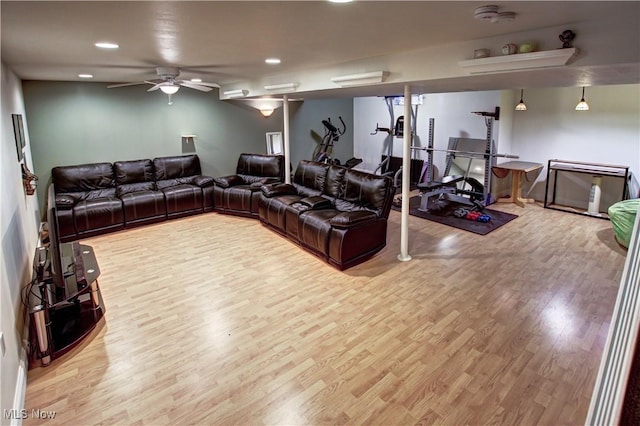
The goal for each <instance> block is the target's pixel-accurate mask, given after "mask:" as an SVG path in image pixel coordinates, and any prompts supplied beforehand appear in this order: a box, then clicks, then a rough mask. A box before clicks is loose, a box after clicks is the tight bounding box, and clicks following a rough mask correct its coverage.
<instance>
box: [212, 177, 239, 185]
mask: <svg viewBox="0 0 640 426" xmlns="http://www.w3.org/2000/svg"><path fill="white" fill-rule="evenodd" d="M213 181H214V182H215V183H216V185H218V186H219V187H221V188H230V187H232V186H236V185H243V184H244V179H242V178H241V177H240V176H238V175H230V176H222V177H217V178H213Z"/></svg>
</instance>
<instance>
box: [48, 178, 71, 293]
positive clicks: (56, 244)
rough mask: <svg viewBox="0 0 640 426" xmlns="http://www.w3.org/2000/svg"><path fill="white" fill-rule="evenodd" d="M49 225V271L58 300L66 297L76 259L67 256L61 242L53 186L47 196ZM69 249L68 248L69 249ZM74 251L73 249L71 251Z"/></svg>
mask: <svg viewBox="0 0 640 426" xmlns="http://www.w3.org/2000/svg"><path fill="white" fill-rule="evenodd" d="M47 227H48V228H49V229H48V230H49V247H48V251H49V272H50V274H51V278H52V280H53V283H54V285H55V290H56V291H55V293H56V297H57V299H58V300H62V299H66V296H67V294H68V292H67V290H68V289H67V283H66V280H65V278H66V277H68V276H69V275H72V274H74V259H73V257H72V256H65V255H64V254H63V253H64V251H63V248H62V243H61V242H60V230H59V227H58V215H57V212H56V200H55V194H54V191H53V188H52V187H49V194H48V197H47ZM67 251H68V250H67ZM71 253H73V251H71Z"/></svg>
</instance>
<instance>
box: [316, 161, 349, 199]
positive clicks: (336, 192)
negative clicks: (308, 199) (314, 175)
mask: <svg viewBox="0 0 640 426" xmlns="http://www.w3.org/2000/svg"><path fill="white" fill-rule="evenodd" d="M346 171H347V169H345V168H344V167H340V166H331V167H329V170H327V180H326V182H325V184H324V190H323V191H322V193H323V194H325V195H327V196H328V197H329V198H334V199H335V198H337V197H339V196H340V193H341V192H342V189H343V188H342V186H343V184H344V182H343V181H344V174H345V172H346Z"/></svg>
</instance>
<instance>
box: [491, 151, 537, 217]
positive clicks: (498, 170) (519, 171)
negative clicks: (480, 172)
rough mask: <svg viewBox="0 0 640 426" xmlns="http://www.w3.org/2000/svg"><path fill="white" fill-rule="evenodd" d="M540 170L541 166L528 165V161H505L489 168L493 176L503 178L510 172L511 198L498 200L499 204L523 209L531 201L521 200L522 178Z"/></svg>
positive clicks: (535, 164)
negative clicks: (512, 204)
mask: <svg viewBox="0 0 640 426" xmlns="http://www.w3.org/2000/svg"><path fill="white" fill-rule="evenodd" d="M537 170H542V164H540V163H530V162H528V161H507V162H506V163H502V164H498V165H495V166H493V167H492V168H491V171H492V172H493V174H494V175H496V176H497V177H499V178H504V177H506V176H507V175H508V174H509V171H511V175H512V178H513V179H512V182H511V196H510V197H508V198H498V200H497V201H498V202H499V203H514V204H516V205H518V206H520V207H524V203H527V202H532V201H533V200H530V199H525V198H522V183H523V181H522V177H523V176H524V175H526V174H527V173H530V172H534V171H537Z"/></svg>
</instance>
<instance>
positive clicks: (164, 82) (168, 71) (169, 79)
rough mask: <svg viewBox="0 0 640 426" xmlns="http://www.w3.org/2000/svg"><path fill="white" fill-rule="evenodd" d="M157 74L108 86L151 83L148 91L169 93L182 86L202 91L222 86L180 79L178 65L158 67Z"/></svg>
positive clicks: (109, 87)
mask: <svg viewBox="0 0 640 426" xmlns="http://www.w3.org/2000/svg"><path fill="white" fill-rule="evenodd" d="M156 74H158V78H157V79H155V80H144V81H138V82H135V83H121V84H111V85H109V86H107V88H108V89H112V88H114V87H124V86H135V85H138V84H151V85H152V86H153V87H151V88H150V89H148V90H147V92H152V91H154V90H158V89H160V90H161V91H162V92H164V93H166V94H167V95H173V94H174V93H176V92H177V91H178V90H179V89H180V86H184V87H188V88H190V89H195V90H200V91H201V92H209V91H210V90H211V88H213V87H217V88H220V85H218V84H216V83H205V82H193V81H186V80H180V79H178V76H179V75H180V68H177V67H157V68H156Z"/></svg>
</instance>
